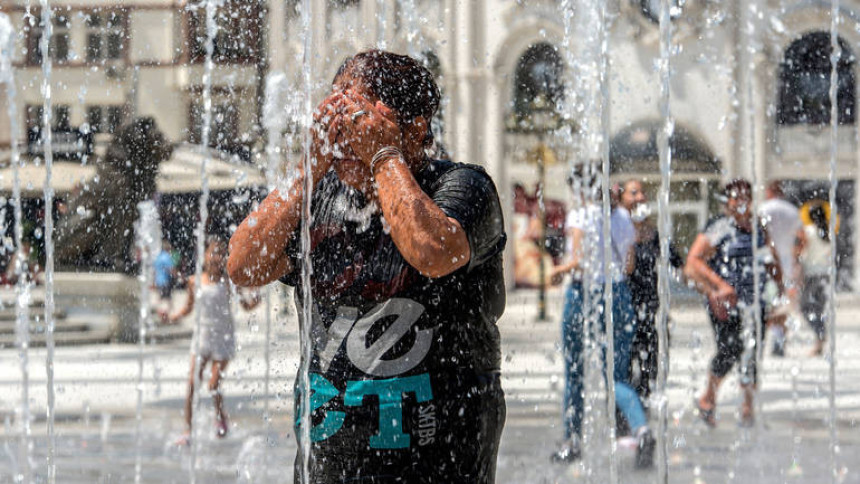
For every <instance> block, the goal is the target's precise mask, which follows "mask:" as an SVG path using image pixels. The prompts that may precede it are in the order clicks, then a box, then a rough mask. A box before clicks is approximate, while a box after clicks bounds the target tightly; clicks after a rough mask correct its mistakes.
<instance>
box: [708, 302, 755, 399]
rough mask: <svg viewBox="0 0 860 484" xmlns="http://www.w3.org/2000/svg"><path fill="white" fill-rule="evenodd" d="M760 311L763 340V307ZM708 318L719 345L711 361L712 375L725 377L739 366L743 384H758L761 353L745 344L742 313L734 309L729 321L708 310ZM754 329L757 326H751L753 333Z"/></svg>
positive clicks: (730, 313)
mask: <svg viewBox="0 0 860 484" xmlns="http://www.w3.org/2000/svg"><path fill="white" fill-rule="evenodd" d="M759 311H760V312H759V316H760V318H761V319H760V321H761V329H760V331H761V336H762V338H763V337H764V334H765V333H764V329H765V327H764V321H765V313H764V309H763V305H760V306H759ZM748 313H749V312H748ZM708 316H710V319H711V327H712V328H713V329H714V337H715V339H716V343H717V352H716V354H714V357H713V358H712V359H711V373H713V374H714V376H717V377H724V376H726V375H727V374H728V373H729V371H731V369H732V367H733V366H735V365H736V364H737V365H738V371H739V372H740V374H741V383H742V384H748V383H756V381H757V380H756V378H757V376H756V360H757V354H758V353H759V351H758V350H757V349H756V348H755V347H752V348H747V347H746V346H745V344H744V329H745V328H744V318H743V317H742V315H741V311H740V310H738V309H732V310H731V311H729V317H728V319H725V320H719V319H717V318H716V317H715V316H714V314H713V313H712V312H711V310H710V308H708ZM753 328H755V326H750V331H753ZM753 337H754V335H753ZM745 350H746V351H745Z"/></svg>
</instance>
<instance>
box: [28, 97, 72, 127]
mask: <svg viewBox="0 0 860 484" xmlns="http://www.w3.org/2000/svg"><path fill="white" fill-rule="evenodd" d="M71 110H72V108H71V106H69V105H67V104H55V105H53V106H51V128H52V131H71V130H72V125H71ZM44 112H45V110H44V107H43V106H42V105H41V104H28V105H27V107H26V108H25V109H24V115H25V120H24V122H25V123H26V125H27V131H40V130H41V129H42V114H43V113H44Z"/></svg>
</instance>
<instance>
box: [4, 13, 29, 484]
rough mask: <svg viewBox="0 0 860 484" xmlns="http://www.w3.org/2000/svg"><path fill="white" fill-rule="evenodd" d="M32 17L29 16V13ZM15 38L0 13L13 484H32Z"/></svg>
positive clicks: (26, 290)
mask: <svg viewBox="0 0 860 484" xmlns="http://www.w3.org/2000/svg"><path fill="white" fill-rule="evenodd" d="M28 14H29V12H28ZM14 50H15V34H14V29H13V27H12V23H11V22H10V21H9V17H7V16H6V15H5V14H2V13H0V83H3V84H5V86H6V109H7V114H8V116H9V151H10V154H9V164H10V165H11V167H12V204H13V212H14V220H15V222H14V229H13V232H14V233H13V237H14V240H15V267H14V271H15V278H16V283H15V346H16V347H17V348H18V360H19V362H20V371H21V401H20V406H19V415H18V420H19V425H20V430H19V432H20V438H19V443H18V455H17V462H18V465H17V467H18V468H17V469H12V470H13V472H15V476H14V477H13V480H14V482H23V483H29V482H30V480H31V475H30V474H31V469H30V461H31V460H32V444H31V441H30V373H29V370H28V365H29V346H30V328H29V325H30V315H29V307H30V281H29V280H27V278H26V277H24V258H25V257H26V255H25V254H24V246H23V244H22V239H23V234H24V229H23V224H22V211H21V179H20V168H21V150H20V147H19V145H18V142H19V138H20V136H21V130H20V125H19V124H18V107H17V86H16V84H15V73H14V71H13V69H14V67H13V63H12V60H13V59H14Z"/></svg>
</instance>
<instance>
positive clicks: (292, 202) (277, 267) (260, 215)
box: [227, 176, 304, 286]
mask: <svg viewBox="0 0 860 484" xmlns="http://www.w3.org/2000/svg"><path fill="white" fill-rule="evenodd" d="M302 183H304V177H303V176H300V177H299V178H298V179H297V180H296V181H295V182H294V184H293V187H292V188H291V189H290V190H289V191H288V192H287V194H286V196H284V197H282V196H281V194H280V192H278V191H277V190H274V191H272V192H271V193H270V194H269V195H268V196H267V197H266V198H265V199H264V200H263V201H262V202H261V203H260V206H259V207H258V208H257V209H256V210H254V211H253V212H251V214H249V215H248V216H247V217H245V220H243V221H242V223H241V224H240V225H239V227H238V228H237V229H236V232H235V233H234V234H233V236H232V237H231V238H230V256H229V259H228V261H227V270H228V273H229V274H230V279H232V280H233V282H234V283H235V284H236V285H238V286H261V285H264V284H268V283H269V282H272V281H274V280H276V279H278V278H279V277H281V276H283V275H284V274H286V273H287V272H289V271H291V270H292V267H291V266H290V262H289V259H288V258H287V257H286V255H285V254H284V251H285V249H286V247H287V244H289V242H290V237H291V236H292V234H293V232H294V231H295V230H296V227H298V224H299V221H300V219H301V206H302V193H303V190H301V187H302Z"/></svg>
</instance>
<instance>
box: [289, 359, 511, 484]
mask: <svg viewBox="0 0 860 484" xmlns="http://www.w3.org/2000/svg"><path fill="white" fill-rule="evenodd" d="M437 402H438V404H439V408H437V409H436V417H437V418H439V419H442V420H444V421H445V424H444V426H443V427H441V430H442V432H440V433H439V434H437V435H436V436H435V437H436V439H435V443H434V444H433V445H428V446H425V447H418V446H416V447H414V448H412V449H411V450H410V451H405V452H404V451H401V452H397V453H394V452H390V451H385V450H365V449H362V448H361V447H360V446H358V445H352V446H348V445H341V446H339V448H338V449H331V448H327V447H325V446H320V445H319V443H316V444H314V445H313V446H312V449H313V452H312V455H311V459H310V480H309V484H394V483H398V484H493V483H494V482H495V474H496V457H497V454H498V450H499V442H500V440H501V436H502V428H503V426H504V423H505V413H506V410H505V398H504V393H503V391H502V388H501V383H500V381H499V376H498V374H496V375H494V376H492V377H490V378H489V379H488V380H486V382H485V384H484V385H482V387H474V388H473V389H472V390H471V391H468V392H466V393H465V394H463V395H461V396H460V398H448V399H445V400H444V401H437ZM376 425H377V423H376V421H374V422H373V427H374V428H375V427H376ZM298 434H299V431H298V429H297V435H298ZM342 444H343V443H342ZM356 444H357V443H356ZM299 449H301V445H300V446H299ZM301 475H302V453H301V450H299V451H298V452H297V453H296V461H295V479H294V480H295V482H296V483H301V482H302V480H301Z"/></svg>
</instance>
